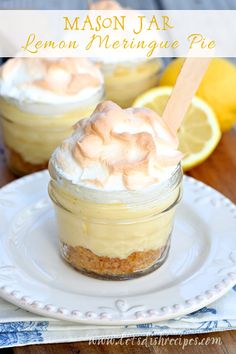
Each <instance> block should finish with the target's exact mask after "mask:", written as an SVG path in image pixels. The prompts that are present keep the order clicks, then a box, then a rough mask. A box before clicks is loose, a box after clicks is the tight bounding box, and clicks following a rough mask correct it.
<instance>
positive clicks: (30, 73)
mask: <svg viewBox="0 0 236 354" xmlns="http://www.w3.org/2000/svg"><path fill="white" fill-rule="evenodd" d="M102 85H103V77H102V74H101V72H100V70H99V69H98V68H97V66H96V65H94V64H93V63H92V62H90V61H89V60H87V59H85V58H60V59H46V58H14V59H10V60H8V61H7V62H6V63H5V64H3V65H2V66H1V68H0V94H1V95H2V96H4V97H9V98H14V99H17V100H21V101H27V102H28V101H33V102H34V101H36V102H44V103H63V102H72V101H76V100H80V99H84V98H87V97H90V95H91V94H93V93H94V92H96V91H97V90H99V89H100V88H101V87H102Z"/></svg>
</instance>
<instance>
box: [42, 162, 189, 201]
mask: <svg viewBox="0 0 236 354" xmlns="http://www.w3.org/2000/svg"><path fill="white" fill-rule="evenodd" d="M48 169H49V173H50V176H51V178H52V180H54V181H55V182H57V183H58V184H59V186H61V187H62V188H65V189H66V190H67V191H68V192H71V193H73V195H74V196H77V197H78V198H80V199H83V200H85V201H93V202H96V203H98V204H104V203H106V204H114V203H125V204H130V205H132V204H137V203H139V204H144V203H147V202H152V201H155V200H157V198H158V200H161V199H164V198H165V197H166V195H167V194H169V193H171V191H172V190H174V189H175V188H176V187H177V186H178V185H179V184H180V183H181V181H182V177H183V172H182V167H181V163H179V164H178V165H177V166H176V168H175V169H174V171H173V172H172V174H171V175H170V176H169V178H167V179H165V180H164V181H162V182H160V183H157V184H154V185H151V186H149V187H147V188H145V189H142V190H134V191H132V190H115V191H106V190H100V189H95V188H89V187H87V186H83V185H79V184H75V183H73V182H72V181H71V180H68V179H66V178H65V177H64V176H62V175H61V174H59V173H58V171H56V169H55V168H54V164H53V156H52V157H51V159H50V160H49V167H48Z"/></svg>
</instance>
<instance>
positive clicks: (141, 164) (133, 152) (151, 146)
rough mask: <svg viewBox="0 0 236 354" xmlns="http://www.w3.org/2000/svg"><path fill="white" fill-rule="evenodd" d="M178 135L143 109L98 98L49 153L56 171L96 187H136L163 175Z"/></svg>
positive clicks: (172, 163)
mask: <svg viewBox="0 0 236 354" xmlns="http://www.w3.org/2000/svg"><path fill="white" fill-rule="evenodd" d="M177 147H178V139H177V138H176V137H175V136H173V135H172V133H171V131H170V130H169V128H168V127H167V126H166V124H165V122H164V121H163V120H162V119H161V117H159V116H158V115H157V114H156V113H155V112H153V111H152V110H150V109H147V108H128V109H122V108H120V107H119V106H118V105H117V104H115V103H113V102H111V101H105V102H103V103H100V104H99V105H98V106H97V108H96V109H95V111H94V113H93V114H92V115H91V117H90V118H87V119H83V120H81V121H79V122H78V123H77V124H76V126H75V132H74V134H73V135H72V136H71V137H70V138H68V139H67V140H66V141H65V142H64V143H63V144H62V145H61V147H60V148H58V149H57V150H56V152H55V154H54V166H55V169H56V170H58V172H59V173H60V174H62V175H63V176H64V177H65V178H67V179H69V180H71V181H72V182H73V183H76V184H78V185H84V186H88V187H91V188H96V189H102V190H110V191H111V190H140V189H143V188H146V187H148V186H150V185H154V184H157V183H160V182H162V181H163V180H164V179H166V178H168V177H169V176H170V175H171V173H172V172H173V170H174V169H175V168H176V165H177V164H178V163H179V161H180V160H181V158H182V156H183V155H182V153H181V152H179V151H178V150H177Z"/></svg>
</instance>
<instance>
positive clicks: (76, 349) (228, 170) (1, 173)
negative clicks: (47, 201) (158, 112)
mask: <svg viewBox="0 0 236 354" xmlns="http://www.w3.org/2000/svg"><path fill="white" fill-rule="evenodd" d="M235 152H236V130H231V131H229V132H227V133H225V134H224V135H223V137H222V139H221V142H220V143H219V145H218V147H217V148H216V150H215V151H214V153H213V154H212V155H211V156H210V157H209V158H208V160H207V161H205V162H204V163H202V164H201V165H200V166H198V167H196V168H194V169H192V170H191V171H190V172H189V173H188V174H189V175H190V176H192V177H194V178H196V179H198V180H200V181H203V182H205V183H207V184H209V185H210V186H212V187H214V188H215V189H217V190H218V191H220V192H221V193H223V194H224V195H225V196H227V197H228V198H230V199H231V200H232V201H233V202H236V188H235V179H236V156H235ZM14 179H15V176H14V175H13V174H12V173H11V172H10V171H9V170H8V168H7V166H6V163H5V157H4V151H3V145H2V144H1V141H0V186H3V185H5V184H6V183H8V182H10V181H12V180H14ZM207 337H209V338H216V337H219V338H220V340H221V341H222V344H221V345H218V344H217V345H212V344H209V345H208V346H204V345H203V346H199V345H192V344H191V342H190V343H189V345H187V346H186V348H185V349H184V350H185V352H191V353H193V354H194V353H213V352H214V353H224V354H226V353H231V354H235V353H236V331H226V332H218V333H217V332H216V333H212V334H201V335H199V334H197V335H188V336H182V338H183V339H186V340H190V339H191V338H193V339H196V338H199V339H200V340H202V339H203V338H205V339H206V338H207ZM155 338H156V339H158V337H155ZM168 338H169V339H172V338H173V339H174V338H176V336H168ZM144 343H145V342H144ZM170 343H171V342H170ZM170 343H169V344H168V343H167V344H166V345H165V346H158V345H153V344H152V343H151V342H150V338H149V342H147V345H146V344H145V345H144V344H143V345H138V340H137V339H136V340H135V341H134V342H133V343H130V344H128V345H121V344H120V343H119V342H117V345H114V344H113V345H107V344H106V345H94V344H93V345H89V343H88V342H78V343H67V344H51V345H37V346H36V345H32V346H26V347H16V348H12V349H5V350H3V352H4V353H6V354H7V353H15V354H46V353H47V354H49V353H51V354H54V353H55V354H64V353H72V354H93V353H94V354H98V353H104V354H106V353H111V354H128V353H137V354H139V353H140V354H141V353H142V354H146V353H149V354H152V353H160V354H162V353H163V354H164V353H168V352H171V353H181V352H182V350H183V348H182V346H181V345H176V346H175V345H173V344H170ZM1 354H3V353H1Z"/></svg>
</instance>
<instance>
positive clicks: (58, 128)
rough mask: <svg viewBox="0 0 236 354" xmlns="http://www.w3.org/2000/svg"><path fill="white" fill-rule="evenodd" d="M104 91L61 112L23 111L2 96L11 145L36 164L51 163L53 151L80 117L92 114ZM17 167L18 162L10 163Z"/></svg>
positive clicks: (6, 140) (0, 102) (4, 123)
mask: <svg viewBox="0 0 236 354" xmlns="http://www.w3.org/2000/svg"><path fill="white" fill-rule="evenodd" d="M102 96H103V91H101V92H99V93H98V94H96V95H95V96H94V97H93V98H90V99H89V100H87V102H83V104H82V105H81V106H79V107H78V108H76V109H74V110H73V111H69V112H65V113H63V114H57V115H53V114H51V115H47V114H36V113H30V112H26V111H22V110H21V109H19V108H18V107H16V106H15V105H13V104H12V103H10V102H8V101H6V100H4V99H2V98H1V99H0V109H1V116H2V128H3V138H4V143H5V145H6V148H7V149H10V150H13V151H14V152H17V153H18V154H19V155H20V156H21V158H22V159H23V160H24V161H26V162H28V163H31V164H33V165H40V164H44V163H47V161H48V160H49V158H50V156H51V153H52V151H53V150H54V149H55V148H56V147H57V146H58V144H60V143H61V142H62V141H63V140H64V139H65V138H66V137H68V136H69V135H70V134H71V133H72V131H73V125H74V124H75V123H76V122H77V121H78V119H80V118H84V117H86V116H89V115H90V114H91V113H92V111H93V110H94V107H95V106H96V104H97V102H99V100H100V99H101V98H102ZM10 167H12V168H13V170H14V166H10Z"/></svg>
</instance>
